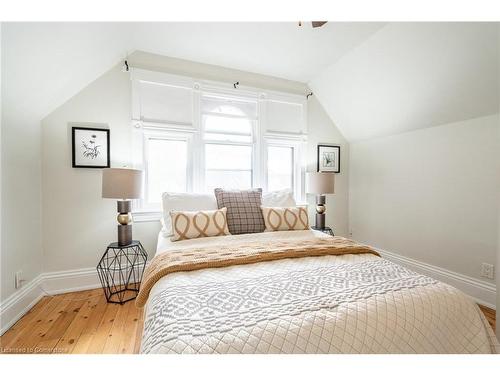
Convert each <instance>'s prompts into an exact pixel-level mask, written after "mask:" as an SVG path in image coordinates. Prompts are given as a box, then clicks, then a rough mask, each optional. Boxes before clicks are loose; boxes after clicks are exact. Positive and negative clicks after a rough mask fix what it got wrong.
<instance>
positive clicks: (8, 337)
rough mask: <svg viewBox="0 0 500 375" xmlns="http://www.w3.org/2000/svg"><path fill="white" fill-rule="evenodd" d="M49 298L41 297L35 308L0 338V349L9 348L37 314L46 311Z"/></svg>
mask: <svg viewBox="0 0 500 375" xmlns="http://www.w3.org/2000/svg"><path fill="white" fill-rule="evenodd" d="M50 300H51V297H49V296H46V297H43V298H42V299H41V300H40V301H39V302H38V303H37V304H36V305H35V306H33V307H32V308H31V309H30V310H29V311H28V312H27V313H26V315H24V316H23V318H22V319H19V320H18V321H17V322H16V323H15V324H14V325H13V326H12V327H10V328H9V330H7V332H5V333H4V334H3V335H2V336H1V337H0V347H6V346H11V345H12V343H13V342H14V340H16V339H17V338H18V337H19V335H20V334H21V333H22V332H23V330H24V329H25V328H26V327H29V326H31V325H32V324H33V322H34V321H35V320H36V318H37V316H38V314H39V313H40V312H41V311H44V309H46V306H47V304H48V303H49V301H50Z"/></svg>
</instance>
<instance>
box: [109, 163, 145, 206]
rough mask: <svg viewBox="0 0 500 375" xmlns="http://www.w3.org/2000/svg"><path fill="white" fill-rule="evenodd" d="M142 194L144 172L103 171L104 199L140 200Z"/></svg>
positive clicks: (135, 170) (132, 170) (125, 169)
mask: <svg viewBox="0 0 500 375" xmlns="http://www.w3.org/2000/svg"><path fill="white" fill-rule="evenodd" d="M141 193H142V171H141V170H139V169H127V168H104V169H103V170H102V197H103V198H113V199H138V198H140V197H141Z"/></svg>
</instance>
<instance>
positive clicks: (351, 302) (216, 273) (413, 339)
mask: <svg viewBox="0 0 500 375" xmlns="http://www.w3.org/2000/svg"><path fill="white" fill-rule="evenodd" d="M323 236H326V235H325V234H322V233H320V232H317V231H310V230H307V231H292V232H266V233H257V234H246V235H237V236H225V237H212V238H200V239H193V240H186V241H178V242H171V241H170V240H169V239H168V238H165V237H163V235H162V234H160V235H159V237H158V248H157V254H161V253H163V252H165V251H170V250H173V249H176V250H179V249H196V248H200V247H204V246H228V245H231V244H234V245H236V244H245V243H249V242H259V241H264V242H269V241H281V240H283V239H286V240H291V239H292V240H293V239H296V240H298V241H299V240H304V239H311V238H315V237H323ZM498 350H499V346H498V341H497V340H496V338H495V336H494V333H493V331H492V330H491V327H490V326H489V324H488V322H487V321H486V319H485V317H484V315H483V314H482V313H481V311H480V310H479V308H478V307H477V305H476V304H475V303H474V301H472V300H471V299H470V298H469V297H468V296H466V295H465V294H463V293H462V292H460V291H459V290H457V289H455V288H454V287H451V286H449V285H447V284H444V283H441V282H438V281H436V280H434V279H432V278H429V277H427V276H424V275H421V274H418V273H416V272H413V271H411V270H409V269H406V268H404V267H402V266H399V265H396V264H394V263H392V262H389V261H387V260H385V259H383V258H380V257H377V256H375V255H373V254H356V255H354V254H348V255H336V256H320V257H305V258H297V259H283V260H276V261H268V262H261V263H255V264H247V265H237V266H230V267H224V268H207V269H202V270H197V271H189V272H177V273H173V274H170V275H167V276H165V277H163V278H161V279H160V280H159V281H158V282H157V283H156V284H155V286H154V287H153V288H152V290H151V293H150V297H149V299H148V302H147V305H146V310H145V323H144V331H143V338H142V343H141V352H142V353H260V354H262V353H497V352H498Z"/></svg>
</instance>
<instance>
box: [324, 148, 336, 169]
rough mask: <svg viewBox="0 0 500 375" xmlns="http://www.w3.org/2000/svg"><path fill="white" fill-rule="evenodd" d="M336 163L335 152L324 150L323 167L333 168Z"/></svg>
mask: <svg viewBox="0 0 500 375" xmlns="http://www.w3.org/2000/svg"><path fill="white" fill-rule="evenodd" d="M334 165H335V154H334V153H333V152H323V167H327V168H332V167H333V166H334Z"/></svg>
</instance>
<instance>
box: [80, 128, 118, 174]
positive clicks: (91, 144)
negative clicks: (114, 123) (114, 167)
mask: <svg viewBox="0 0 500 375" xmlns="http://www.w3.org/2000/svg"><path fill="white" fill-rule="evenodd" d="M71 143H72V148H73V152H72V156H73V157H72V161H73V168H109V166H110V163H109V161H110V155H109V129H99V128H80V127H76V126H74V127H72V128H71Z"/></svg>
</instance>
